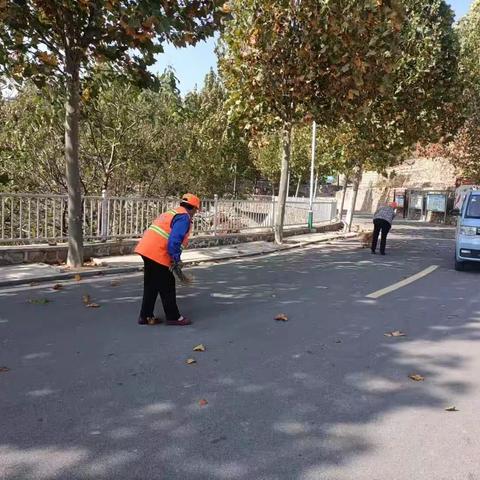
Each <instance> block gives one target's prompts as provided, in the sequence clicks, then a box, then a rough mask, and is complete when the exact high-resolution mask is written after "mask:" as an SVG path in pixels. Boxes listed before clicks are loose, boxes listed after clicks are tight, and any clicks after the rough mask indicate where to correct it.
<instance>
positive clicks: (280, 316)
mask: <svg viewBox="0 0 480 480" xmlns="http://www.w3.org/2000/svg"><path fill="white" fill-rule="evenodd" d="M275 320H276V321H277V322H287V321H288V317H287V316H286V315H285V314H284V313H279V314H278V315H277V316H276V317H275Z"/></svg>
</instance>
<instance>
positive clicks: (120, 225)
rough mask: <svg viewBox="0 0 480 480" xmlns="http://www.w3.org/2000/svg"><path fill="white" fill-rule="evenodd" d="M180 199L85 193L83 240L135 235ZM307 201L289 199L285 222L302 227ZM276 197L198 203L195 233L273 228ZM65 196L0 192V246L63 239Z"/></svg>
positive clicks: (322, 217) (332, 204)
mask: <svg viewBox="0 0 480 480" xmlns="http://www.w3.org/2000/svg"><path fill="white" fill-rule="evenodd" d="M178 202H179V201H178V199H160V198H140V197H109V196H107V195H106V193H105V192H104V193H103V195H102V196H85V197H83V198H82V206H83V209H82V212H83V230H84V238H85V240H87V241H92V240H109V239H115V238H138V237H140V236H141V235H142V233H143V232H144V230H145V229H146V228H147V227H148V226H149V225H150V223H151V222H152V220H153V219H154V218H155V217H156V216H157V215H158V214H159V213H161V212H163V211H165V210H167V209H168V208H171V207H174V206H176V205H178ZM336 208H337V205H336V201H335V199H333V198H323V199H317V200H316V201H315V202H314V205H313V212H314V222H315V223H320V222H325V221H331V220H333V219H334V218H335V216H336V213H337V212H336ZM308 209H309V206H308V200H306V199H289V200H288V201H287V205H286V212H285V226H287V227H288V226H298V225H306V223H307V214H308ZM275 213H276V200H275V199H273V198H270V199H265V198H262V199H252V200H227V199H219V198H217V197H215V198H214V199H212V200H204V201H202V210H201V212H199V213H198V214H197V215H196V216H195V218H194V225H193V234H194V235H200V234H202V235H219V234H227V233H238V232H240V231H245V230H266V229H272V228H273V225H274V219H275ZM67 230H68V222H67V196H66V195H35V194H10V193H0V244H22V243H49V242H52V243H53V242H64V241H66V240H67V237H68V231H67Z"/></svg>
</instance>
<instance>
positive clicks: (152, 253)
mask: <svg viewBox="0 0 480 480" xmlns="http://www.w3.org/2000/svg"><path fill="white" fill-rule="evenodd" d="M184 213H186V214H188V210H187V209H186V208H184V207H178V208H174V209H172V210H168V211H167V212H165V213H162V214H161V215H160V216H158V217H157V218H156V219H155V220H154V222H153V223H152V225H150V226H149V227H148V229H147V230H145V233H144V234H143V237H142V238H141V239H140V241H139V242H138V244H137V246H136V248H135V253H138V254H139V255H142V256H144V257H147V258H149V259H150V260H153V261H154V262H157V263H159V264H160V265H165V266H166V267H170V266H171V265H172V257H170V255H169V254H168V248H167V247H168V238H169V237H170V232H171V231H172V222H173V219H174V218H175V216H176V215H182V214H184ZM191 230H192V226H191V224H190V229H189V230H188V232H187V234H186V235H185V238H184V239H183V242H182V248H186V247H187V245H188V238H189V236H190V232H191Z"/></svg>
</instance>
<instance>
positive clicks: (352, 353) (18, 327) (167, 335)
mask: <svg viewBox="0 0 480 480" xmlns="http://www.w3.org/2000/svg"><path fill="white" fill-rule="evenodd" d="M452 238H453V231H452V230H451V229H444V228H427V227H414V226H411V225H407V224H406V225H402V226H397V227H396V228H395V230H394V231H393V233H392V235H391V238H390V242H389V247H390V249H389V250H388V255H387V256H385V257H381V256H378V255H375V256H373V255H371V254H370V253H369V251H368V250H367V249H361V248H360V246H359V243H358V242H357V241H356V240H352V241H339V242H335V243H333V244H331V245H322V246H318V247H314V248H308V249H305V250H302V251H295V252H289V253H286V254H277V255H272V256H268V257H262V258H252V259H249V260H241V261H235V262H230V263H224V264H215V265H205V266H202V267H197V268H194V269H191V270H190V271H191V273H194V275H195V277H196V279H197V282H196V284H195V286H192V287H188V288H183V287H182V288H181V289H180V292H179V304H180V306H181V310H182V313H184V314H185V315H187V316H190V317H191V318H192V319H193V320H194V321H195V324H194V325H192V326H191V327H184V328H178V327H167V326H164V325H159V326H154V327H152V326H138V325H137V324H136V317H137V314H138V308H139V301H140V294H141V283H142V279H141V276H140V275H138V274H137V275H130V276H124V277H121V278H116V279H113V278H111V277H105V278H98V279H93V280H81V281H79V282H69V283H64V284H63V285H64V287H63V288H62V289H61V290H52V288H51V285H39V286H35V287H22V288H10V289H3V290H0V367H8V368H9V371H3V372H2V371H1V369H0V419H1V420H0V478H1V479H2V480H14V479H15V480H31V479H35V480H47V479H62V480H63V479H64V480H79V479H82V480H83V479H109V480H110V479H111V480H149V479H154V480H187V479H188V480H230V479H234V480H236V479H238V480H385V479H389V480H479V479H480V454H479V452H480V422H479V421H478V418H479V412H480V375H479V373H480V289H479V286H480V270H479V269H471V270H470V271H468V272H455V271H454V270H453V241H452ZM432 265H438V266H439V268H438V269H437V270H435V271H434V272H433V273H431V274H429V275H427V276H426V277H424V278H422V279H420V280H418V281H416V282H414V283H412V284H410V285H408V286H406V287H403V288H401V289H398V290H395V291H393V292H391V293H389V294H387V295H385V296H383V297H381V298H379V299H378V300H371V299H368V298H366V296H367V295H368V294H370V293H372V292H374V291H377V290H379V289H382V288H384V287H387V286H389V285H392V284H394V283H396V282H398V281H400V280H402V279H404V278H405V277H409V276H411V275H413V274H416V273H418V272H419V271H421V270H423V269H425V268H427V267H429V266H432ZM112 280H114V285H112ZM85 294H88V295H90V297H91V300H92V301H93V302H96V303H98V304H99V305H100V307H99V308H87V307H85V306H84V305H83V302H82V296H83V295H85ZM42 299H48V300H50V302H49V303H46V304H42V303H29V301H31V300H34V301H35V300H36V301H39V300H40V301H42ZM280 312H281V313H285V314H286V315H288V318H289V320H288V321H287V322H276V321H275V320H274V316H275V315H276V314H278V313H280ZM393 330H401V331H403V332H405V333H406V334H407V336H406V337H399V338H390V337H386V336H384V333H385V332H389V331H393ZM200 343H203V344H204V345H205V346H206V352H203V353H202V352H199V353H194V352H192V348H193V347H194V346H195V345H197V344H200ZM191 357H194V358H195V359H196V360H197V363H196V364H194V365H191V366H189V365H186V363H185V362H186V360H187V359H188V358H191ZM410 374H420V375H422V376H423V377H424V380H423V381H420V382H415V381H413V380H411V379H410V378H408V375H410ZM200 400H206V401H207V402H208V403H207V404H206V405H204V406H201V405H199V401H200ZM449 406H456V408H457V409H458V411H456V412H448V411H446V410H445V408H447V407H449Z"/></svg>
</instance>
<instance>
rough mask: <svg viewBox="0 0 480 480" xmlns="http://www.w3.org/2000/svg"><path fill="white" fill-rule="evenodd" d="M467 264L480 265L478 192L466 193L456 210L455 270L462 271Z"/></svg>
mask: <svg viewBox="0 0 480 480" xmlns="http://www.w3.org/2000/svg"><path fill="white" fill-rule="evenodd" d="M467 262H479V263H480V190H476V189H475V190H474V189H472V190H470V191H468V192H466V194H465V197H464V199H463V202H462V204H461V208H460V210H458V222H457V232H456V236H455V270H463V269H464V268H465V264H466V263H467Z"/></svg>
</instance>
